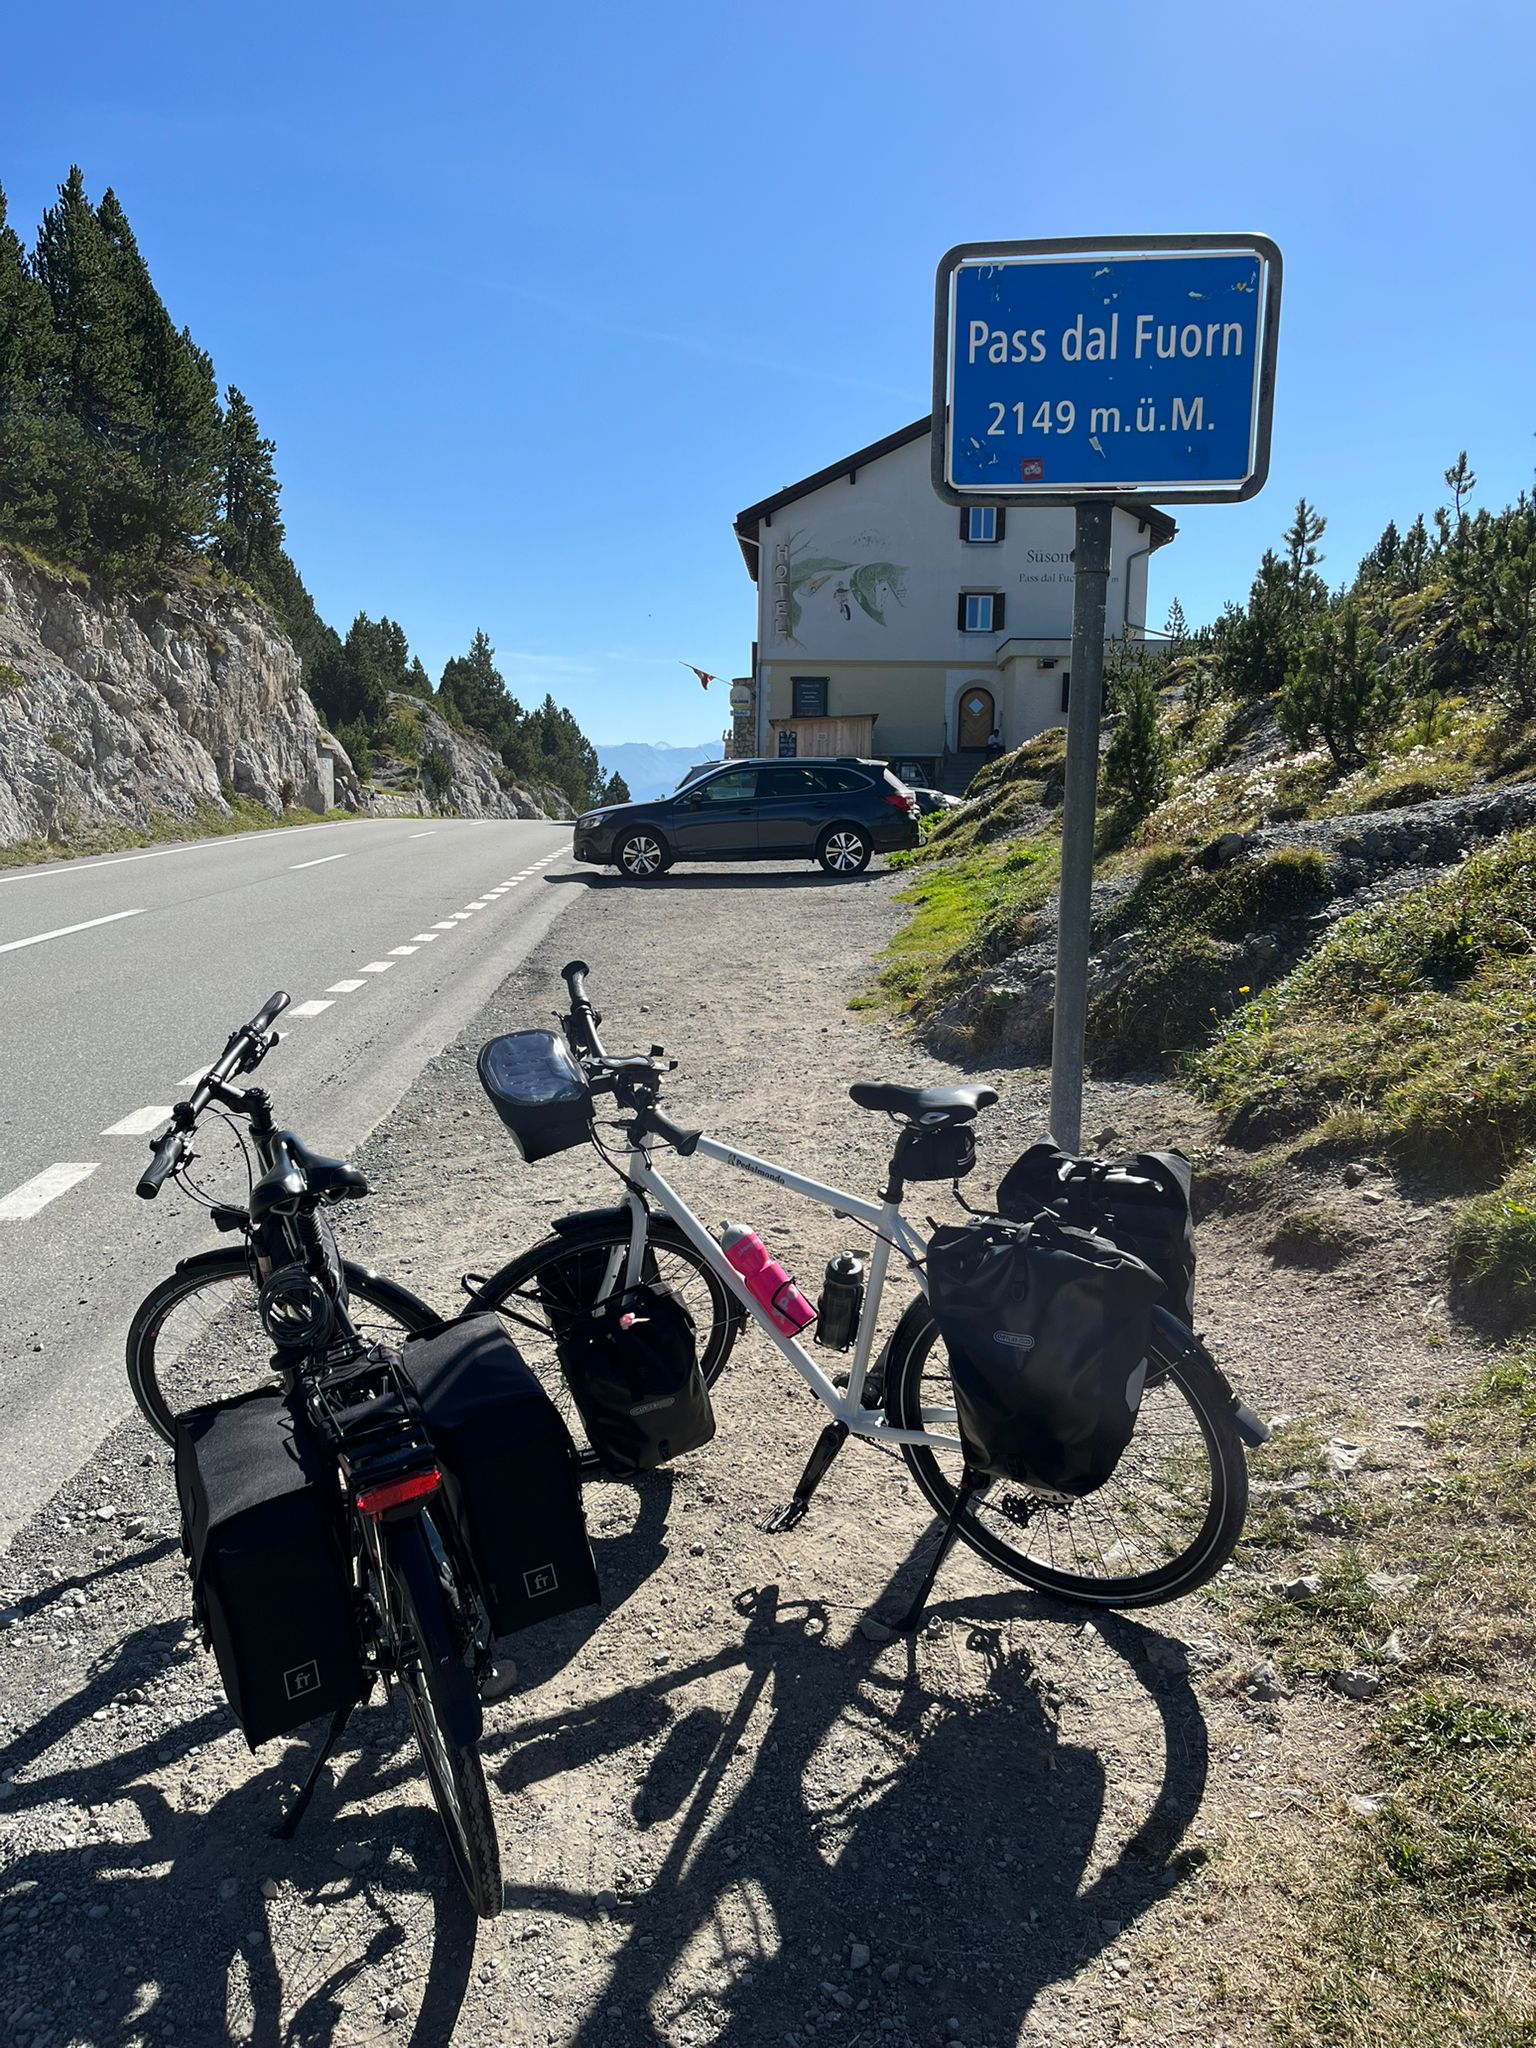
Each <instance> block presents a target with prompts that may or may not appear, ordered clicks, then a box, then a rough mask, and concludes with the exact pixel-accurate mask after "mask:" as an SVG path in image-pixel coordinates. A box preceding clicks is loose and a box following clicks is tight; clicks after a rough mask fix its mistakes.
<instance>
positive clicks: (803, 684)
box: [789, 676, 827, 718]
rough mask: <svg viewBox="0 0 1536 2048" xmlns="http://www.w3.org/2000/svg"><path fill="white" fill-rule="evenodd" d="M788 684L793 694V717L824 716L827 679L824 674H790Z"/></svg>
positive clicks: (825, 712)
mask: <svg viewBox="0 0 1536 2048" xmlns="http://www.w3.org/2000/svg"><path fill="white" fill-rule="evenodd" d="M789 686H790V690H791V692H792V694H793V701H792V705H791V710H792V713H793V716H794V717H796V718H825V717H826V715H827V679H826V677H825V676H791V677H790V679H789Z"/></svg>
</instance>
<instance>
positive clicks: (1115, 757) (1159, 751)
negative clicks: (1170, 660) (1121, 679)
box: [1104, 667, 1173, 818]
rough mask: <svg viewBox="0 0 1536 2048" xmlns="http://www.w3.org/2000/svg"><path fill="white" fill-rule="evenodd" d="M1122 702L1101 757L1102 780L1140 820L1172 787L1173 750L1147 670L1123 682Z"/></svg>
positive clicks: (1133, 674)
mask: <svg viewBox="0 0 1536 2048" xmlns="http://www.w3.org/2000/svg"><path fill="white" fill-rule="evenodd" d="M1121 703H1122V705H1123V712H1122V716H1121V719H1120V723H1119V725H1117V726H1116V728H1115V736H1114V738H1113V739H1112V740H1111V741H1110V743H1109V750H1108V752H1107V753H1106V755H1105V757H1104V780H1105V782H1106V783H1107V784H1108V786H1109V788H1110V789H1111V790H1113V791H1114V793H1115V794H1116V795H1117V796H1118V797H1119V798H1120V799H1121V801H1122V803H1124V805H1125V807H1126V809H1127V810H1128V811H1129V812H1130V813H1131V815H1132V816H1133V817H1137V818H1143V817H1145V816H1146V814H1147V812H1148V811H1150V810H1151V809H1152V807H1153V806H1154V805H1155V804H1158V803H1161V802H1162V800H1163V798H1164V797H1165V796H1166V795H1167V794H1168V791H1169V789H1170V788H1171V787H1172V784H1173V750H1172V748H1171V747H1170V745H1169V743H1168V736H1167V734H1166V733H1165V732H1164V731H1163V727H1162V719H1161V715H1160V707H1159V704H1158V695H1157V684H1156V682H1155V680H1154V678H1153V675H1152V672H1151V670H1150V669H1148V668H1145V667H1143V668H1141V669H1138V670H1136V671H1134V672H1133V673H1132V674H1131V675H1130V676H1129V677H1128V678H1127V679H1126V681H1125V683H1124V685H1123V689H1122V695H1121Z"/></svg>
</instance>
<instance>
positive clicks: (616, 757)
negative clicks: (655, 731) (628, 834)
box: [597, 740, 723, 803]
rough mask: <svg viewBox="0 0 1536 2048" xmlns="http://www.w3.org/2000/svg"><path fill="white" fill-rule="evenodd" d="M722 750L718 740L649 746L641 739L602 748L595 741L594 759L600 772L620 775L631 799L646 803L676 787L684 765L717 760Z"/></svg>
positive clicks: (690, 765) (687, 766)
mask: <svg viewBox="0 0 1536 2048" xmlns="http://www.w3.org/2000/svg"><path fill="white" fill-rule="evenodd" d="M722 751H723V750H722V748H721V744H720V742H719V740H704V741H703V742H701V744H700V745H698V746H696V747H653V746H649V745H647V743H646V742H645V741H644V740H626V741H625V742H624V744H623V745H622V746H617V747H605V746H604V745H603V744H602V743H601V741H599V742H598V747H597V758H598V760H599V761H600V762H601V763H602V768H603V773H604V775H613V774H619V775H622V776H623V778H624V780H625V781H626V782H627V783H628V784H629V793H630V795H631V796H632V797H633V798H634V800H635V802H636V803H646V802H648V801H649V800H650V799H651V798H652V797H656V796H666V795H668V794H669V792H670V791H672V790H674V789H676V787H677V785H678V783H679V781H680V780H681V779H682V774H683V770H684V769H685V768H692V767H693V766H694V764H695V763H696V762H699V761H718V760H719V759H720V756H721V753H722Z"/></svg>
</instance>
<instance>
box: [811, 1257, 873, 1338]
mask: <svg viewBox="0 0 1536 2048" xmlns="http://www.w3.org/2000/svg"><path fill="white" fill-rule="evenodd" d="M863 1308H864V1261H863V1260H862V1259H861V1258H860V1257H859V1255H858V1253H857V1252H839V1253H838V1255H837V1257H836V1258H835V1259H828V1261H827V1270H826V1274H825V1277H824V1278H823V1280H822V1283H821V1299H820V1300H819V1301H818V1302H817V1304H816V1341H817V1343H818V1344H825V1345H826V1347H827V1349H828V1350H829V1351H846V1350H847V1349H848V1347H849V1346H850V1345H851V1344H852V1342H853V1340H854V1338H855V1336H857V1334H858V1328H859V1316H860V1314H861V1313H862V1311H863Z"/></svg>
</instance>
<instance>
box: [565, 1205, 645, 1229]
mask: <svg viewBox="0 0 1536 2048" xmlns="http://www.w3.org/2000/svg"><path fill="white" fill-rule="evenodd" d="M632 1213H633V1212H632V1211H631V1209H630V1206H629V1204H628V1203H627V1202H619V1203H616V1204H615V1206H614V1207H613V1208H611V1209H573V1210H572V1211H571V1213H570V1214H569V1215H568V1216H557V1217H556V1218H555V1220H554V1222H553V1223H552V1224H551V1225H550V1226H549V1227H550V1229H551V1230H552V1231H553V1232H554V1233H555V1235H556V1237H574V1236H575V1235H576V1234H577V1233H578V1232H579V1231H583V1230H590V1229H591V1228H592V1227H593V1225H594V1224H601V1225H602V1226H603V1228H604V1229H605V1230H611V1229H616V1230H626V1231H627V1230H628V1229H629V1221H630V1216H631V1215H632Z"/></svg>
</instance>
